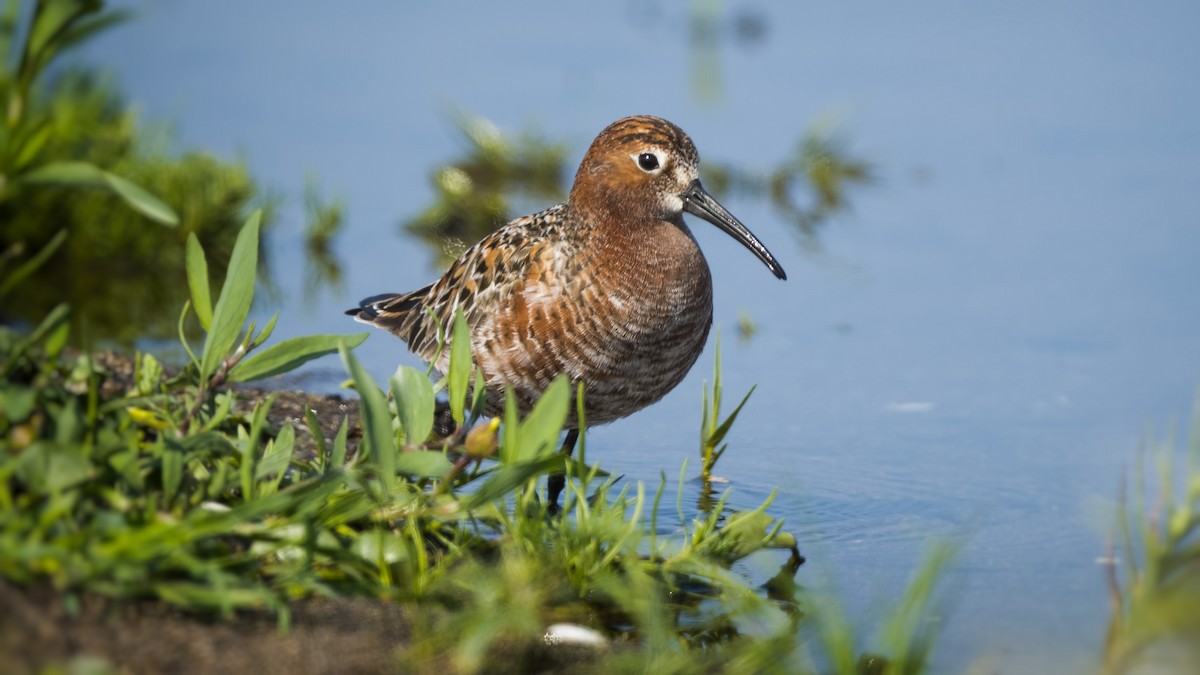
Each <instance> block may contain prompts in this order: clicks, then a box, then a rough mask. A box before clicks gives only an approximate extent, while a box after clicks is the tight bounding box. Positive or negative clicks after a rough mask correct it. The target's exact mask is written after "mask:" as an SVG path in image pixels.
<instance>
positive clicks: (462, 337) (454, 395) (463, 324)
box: [446, 307, 471, 428]
mask: <svg viewBox="0 0 1200 675" xmlns="http://www.w3.org/2000/svg"><path fill="white" fill-rule="evenodd" d="M449 371H450V372H448V373H446V389H447V393H448V394H449V396H450V414H451V416H453V417H454V422H455V424H457V425H458V426H459V427H460V428H461V427H462V425H463V420H464V415H463V406H464V405H465V403H466V399H467V382H468V381H469V380H470V377H471V332H470V330H469V329H468V328H467V319H466V317H465V316H463V312H462V308H461V307H460V308H457V309H456V310H455V311H454V333H453V336H452V337H451V338H450V367H449Z"/></svg>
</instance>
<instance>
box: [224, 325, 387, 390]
mask: <svg viewBox="0 0 1200 675" xmlns="http://www.w3.org/2000/svg"><path fill="white" fill-rule="evenodd" d="M367 335H368V334H367V333H355V334H354V335H306V336H304V337H296V338H290V339H287V340H284V341H283V342H280V343H278V344H274V345H271V346H270V347H267V348H266V349H264V350H262V351H261V352H258V353H257V354H254V355H252V356H249V357H247V358H245V359H243V360H242V361H239V362H238V364H237V365H236V366H234V367H233V368H231V369H230V370H229V377H228V379H229V381H230V382H250V381H252V380H261V379H263V378H267V377H273V376H275V375H279V374H282V373H286V372H289V371H291V370H295V369H296V368H299V367H300V366H302V365H304V364H305V363H308V362H309V361H312V360H313V359H317V358H320V357H322V356H325V355H326V354H333V353H334V352H336V351H337V350H338V344H339V343H343V342H344V343H345V344H346V346H347V347H348V348H350V349H353V348H355V347H357V346H358V345H360V344H362V342H363V340H366V339H367Z"/></svg>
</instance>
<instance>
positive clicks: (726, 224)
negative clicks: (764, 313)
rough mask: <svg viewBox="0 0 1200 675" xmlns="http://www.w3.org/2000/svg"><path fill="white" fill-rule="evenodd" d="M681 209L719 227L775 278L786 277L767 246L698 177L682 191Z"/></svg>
mask: <svg viewBox="0 0 1200 675" xmlns="http://www.w3.org/2000/svg"><path fill="white" fill-rule="evenodd" d="M683 210H684V211H687V212H688V213H690V214H692V215H694V216H699V217H701V218H703V219H705V220H707V221H708V222H710V223H712V224H713V225H716V226H717V227H719V228H721V229H722V230H724V231H725V232H726V233H728V234H729V236H731V237H733V238H734V239H737V240H738V241H740V242H742V246H745V247H746V248H748V249H750V251H751V252H753V253H754V255H756V256H758V259H759V260H761V261H763V264H764V265H766V266H767V269H769V270H771V273H772V274H774V275H775V276H776V277H777V278H779V279H787V273H786V272H784V271H783V267H782V266H781V265H780V264H779V261H778V260H776V259H775V256H773V255H771V252H770V251H768V250H767V247H766V246H763V243H762V242H761V241H759V240H758V237H756V236H754V233H753V232H751V231H750V230H749V229H747V228H746V226H745V225H743V224H742V221H740V220H738V219H737V218H734V217H733V214H732V213H730V212H729V211H728V210H726V209H725V207H724V206H721V204H720V202H718V201H717V200H715V199H713V197H712V195H710V194H708V193H707V192H705V191H704V186H703V185H701V184H700V179H698V178H697V179H696V180H694V181H692V184H691V185H689V186H688V189H687V190H685V191H684V192H683Z"/></svg>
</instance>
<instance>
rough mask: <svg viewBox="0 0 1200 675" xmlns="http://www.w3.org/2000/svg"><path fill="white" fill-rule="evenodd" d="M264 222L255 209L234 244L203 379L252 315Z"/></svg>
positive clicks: (206, 346) (203, 362) (203, 360)
mask: <svg viewBox="0 0 1200 675" xmlns="http://www.w3.org/2000/svg"><path fill="white" fill-rule="evenodd" d="M261 221H262V211H255V212H254V214H253V215H251V216H250V218H249V219H248V220H247V221H246V224H245V226H243V227H242V231H241V232H240V233H239V234H238V237H237V241H236V242H235V243H234V245H233V254H232V255H231V256H230V258H229V269H228V271H227V273H226V276H225V285H224V286H223V287H222V288H221V296H220V297H219V298H218V299H217V306H216V308H214V309H213V317H212V327H211V328H210V330H209V331H208V338H207V339H206V340H205V341H204V354H203V355H202V356H201V357H200V376H201V377H202V378H203V379H207V378H208V377H210V376H211V375H212V374H213V373H214V372H216V370H217V366H219V365H220V363H221V361H222V360H224V358H225V356H226V354H227V353H228V352H229V350H230V349H231V348H232V347H233V345H234V344H235V343H236V342H237V339H238V335H239V334H240V333H241V330H242V324H244V323H245V322H246V317H247V316H248V315H249V314H250V303H251V302H252V301H253V300H254V281H255V275H256V274H257V272H258V229H259V224H260V223H261Z"/></svg>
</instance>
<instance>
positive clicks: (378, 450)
mask: <svg viewBox="0 0 1200 675" xmlns="http://www.w3.org/2000/svg"><path fill="white" fill-rule="evenodd" d="M338 351H340V352H341V354H342V363H344V364H346V372H348V373H350V377H351V378H352V379H353V380H354V387H355V389H357V390H358V400H359V406H360V415H361V417H362V419H361V423H362V427H363V444H364V445H365V446H366V450H367V454H368V455H369V456H370V457H371V459H372V460H373V461H374V462H375V466H376V467H377V469H378V472H379V477H380V480H382V481H383V487H384V490H385V491H386V492H387V493H388V494H391V492H392V486H393V485H394V484H395V482H396V443H395V441H394V438H395V437H394V436H393V434H392V416H391V414H390V413H389V412H388V405H387V399H386V398H385V397H384V395H383V392H382V391H380V390H379V387H378V386H376V385H375V381H374V380H372V379H371V376H370V375H369V374H367V371H366V369H365V368H363V367H362V365H361V364H360V363H359V362H358V359H356V358H354V354H353V352H351V351H350V349H349V347H347V346H346V345H345V344H342V345H340V346H339V347H338Z"/></svg>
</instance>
